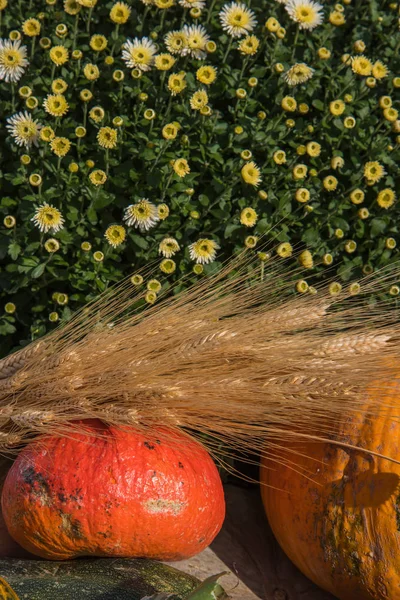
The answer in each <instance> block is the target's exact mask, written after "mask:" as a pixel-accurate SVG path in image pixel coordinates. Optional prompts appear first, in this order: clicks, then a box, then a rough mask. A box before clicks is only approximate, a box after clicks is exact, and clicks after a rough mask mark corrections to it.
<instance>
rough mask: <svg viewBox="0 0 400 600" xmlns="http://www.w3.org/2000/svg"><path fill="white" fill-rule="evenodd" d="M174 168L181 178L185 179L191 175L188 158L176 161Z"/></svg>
mask: <svg viewBox="0 0 400 600" xmlns="http://www.w3.org/2000/svg"><path fill="white" fill-rule="evenodd" d="M172 168H173V169H174V171H175V173H176V174H177V175H178V176H179V177H185V175H188V174H189V173H190V167H189V163H188V161H187V160H186V158H178V159H177V160H174V162H173V165H172Z"/></svg>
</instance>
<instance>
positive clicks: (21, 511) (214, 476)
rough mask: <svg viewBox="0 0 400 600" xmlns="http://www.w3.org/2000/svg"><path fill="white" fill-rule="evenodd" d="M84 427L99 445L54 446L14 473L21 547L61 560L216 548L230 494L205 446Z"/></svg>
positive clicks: (24, 460) (63, 441)
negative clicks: (212, 542)
mask: <svg viewBox="0 0 400 600" xmlns="http://www.w3.org/2000/svg"><path fill="white" fill-rule="evenodd" d="M84 425H85V427H87V429H88V430H89V431H88V434H89V433H91V434H92V435H91V436H90V435H88V434H86V433H84V432H82V433H79V434H74V435H73V436H72V437H68V438H65V437H63V438H59V437H58V438H57V437H48V438H47V439H44V440H42V441H41V442H40V443H39V444H37V445H36V444H33V445H30V446H27V447H26V449H25V450H24V451H23V452H22V453H21V454H20V455H19V456H18V458H17V459H16V461H15V463H14V465H13V467H12V468H11V470H10V471H9V473H8V476H7V478H6V481H5V484H4V488H3V493H2V507H3V514H4V518H5V521H6V524H7V527H8V530H9V532H10V533H11V535H12V537H13V538H14V539H15V540H16V541H17V542H18V543H19V544H21V546H23V547H24V548H26V549H27V550H29V551H30V552H32V553H34V554H36V555H38V556H41V557H43V558H48V559H57V560H64V559H68V558H72V557H76V556H87V555H93V556H115V557H116V556H121V557H122V556H125V557H146V558H156V559H163V560H178V559H182V558H188V557H190V556H193V555H194V554H197V553H198V552H200V551H201V550H203V549H204V548H205V547H206V546H207V545H208V544H209V543H210V542H211V541H212V540H213V538H214V537H215V536H216V534H217V533H218V531H219V530H220V528H221V525H222V522H223V519H224V515H225V502H224V494H223V489H222V484H221V480H220V477H219V474H218V471H217V469H216V467H215V465H214V463H213V461H212V459H211V458H210V456H209V455H208V453H207V452H206V451H205V450H204V448H203V447H202V446H201V445H200V444H198V443H197V442H195V441H193V440H191V439H189V438H188V437H187V436H185V435H183V434H179V433H174V432H167V431H166V430H161V429H160V430H154V431H153V434H152V436H151V437H149V436H148V435H146V434H144V433H140V432H138V431H136V430H134V429H132V428H116V427H112V426H107V425H104V424H102V423H101V422H100V421H96V420H93V421H85V422H84ZM93 433H96V434H101V435H100V436H98V437H95V436H93ZM166 434H168V435H166ZM157 435H158V437H157Z"/></svg>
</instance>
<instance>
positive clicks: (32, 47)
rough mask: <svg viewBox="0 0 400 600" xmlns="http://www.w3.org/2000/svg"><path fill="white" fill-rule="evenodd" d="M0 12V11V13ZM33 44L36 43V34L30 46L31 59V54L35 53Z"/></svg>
mask: <svg viewBox="0 0 400 600" xmlns="http://www.w3.org/2000/svg"><path fill="white" fill-rule="evenodd" d="M0 14H1V13H0ZM35 44H36V36H34V37H33V38H32V46H31V61H32V59H33V55H34V54H35Z"/></svg>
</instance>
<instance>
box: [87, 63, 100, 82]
mask: <svg viewBox="0 0 400 600" xmlns="http://www.w3.org/2000/svg"><path fill="white" fill-rule="evenodd" d="M83 74H84V76H85V77H86V79H88V80H89V81H96V79H98V78H99V77H100V70H99V67H98V66H97V65H93V64H92V63H88V64H87V65H85V66H84V68H83Z"/></svg>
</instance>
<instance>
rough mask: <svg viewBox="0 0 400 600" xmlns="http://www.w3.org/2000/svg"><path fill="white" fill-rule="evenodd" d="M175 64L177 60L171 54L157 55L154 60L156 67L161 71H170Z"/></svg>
mask: <svg viewBox="0 0 400 600" xmlns="http://www.w3.org/2000/svg"><path fill="white" fill-rule="evenodd" d="M175 63H176V59H175V58H174V57H173V56H172V55H171V54H157V56H156V57H155V59H154V65H155V67H156V69H158V70H159V71H169V69H172V67H173V66H174V64H175Z"/></svg>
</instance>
